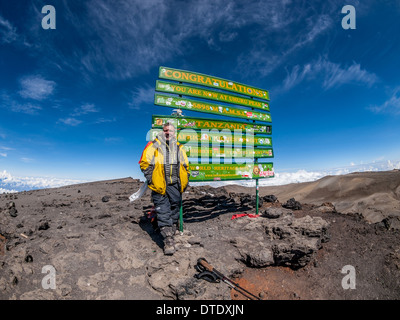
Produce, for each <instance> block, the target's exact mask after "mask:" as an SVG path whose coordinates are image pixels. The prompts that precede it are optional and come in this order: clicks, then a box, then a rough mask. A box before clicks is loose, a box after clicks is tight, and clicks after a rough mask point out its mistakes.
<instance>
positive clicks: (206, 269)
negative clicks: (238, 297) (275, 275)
mask: <svg viewBox="0 0 400 320" xmlns="http://www.w3.org/2000/svg"><path fill="white" fill-rule="evenodd" d="M196 270H197V271H199V272H200V274H198V275H196V278H198V279H204V280H207V281H209V282H219V280H222V282H224V283H226V284H227V285H228V286H229V287H231V288H232V289H234V290H235V291H237V292H239V293H240V294H242V295H244V296H245V297H246V298H248V299H251V300H261V299H260V298H259V297H257V296H255V295H254V294H252V293H251V292H249V291H247V290H246V289H244V288H242V287H241V286H239V285H238V284H237V283H235V282H233V281H232V280H231V279H229V278H227V277H226V276H224V275H223V274H222V273H221V272H219V271H218V270H217V269H215V268H214V267H213V266H212V265H210V264H209V263H208V262H207V260H206V259H204V258H199V259H198V260H197V265H196Z"/></svg>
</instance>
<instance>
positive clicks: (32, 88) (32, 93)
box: [19, 75, 56, 101]
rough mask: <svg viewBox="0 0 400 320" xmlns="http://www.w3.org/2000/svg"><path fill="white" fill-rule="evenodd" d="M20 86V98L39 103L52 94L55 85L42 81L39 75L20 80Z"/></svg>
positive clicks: (52, 82) (51, 82)
mask: <svg viewBox="0 0 400 320" xmlns="http://www.w3.org/2000/svg"><path fill="white" fill-rule="evenodd" d="M20 85H21V90H20V91H19V94H20V96H21V97H23V98H28V99H33V100H39V101H41V100H44V99H46V98H47V97H49V96H50V95H51V94H52V93H53V91H54V88H55V86H56V83H55V82H54V81H50V80H46V79H43V78H42V77H41V76H39V75H30V76H26V77H24V78H22V79H21V80H20Z"/></svg>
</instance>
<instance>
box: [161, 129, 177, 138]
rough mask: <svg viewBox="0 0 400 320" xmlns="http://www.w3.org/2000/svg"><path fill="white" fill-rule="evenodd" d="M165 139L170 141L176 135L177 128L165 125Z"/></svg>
mask: <svg viewBox="0 0 400 320" xmlns="http://www.w3.org/2000/svg"><path fill="white" fill-rule="evenodd" d="M163 131H164V136H165V140H167V141H169V140H170V139H172V138H173V136H174V135H175V128H174V127H173V126H165V127H164V128H163Z"/></svg>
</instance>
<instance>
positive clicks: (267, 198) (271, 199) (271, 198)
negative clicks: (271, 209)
mask: <svg viewBox="0 0 400 320" xmlns="http://www.w3.org/2000/svg"><path fill="white" fill-rule="evenodd" d="M262 199H263V200H264V201H265V202H277V201H278V198H277V197H275V196H274V195H273V194H271V195H267V196H264V197H263V198H262Z"/></svg>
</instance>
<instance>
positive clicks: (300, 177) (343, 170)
mask: <svg viewBox="0 0 400 320" xmlns="http://www.w3.org/2000/svg"><path fill="white" fill-rule="evenodd" d="M393 169H400V160H396V161H391V160H387V161H379V162H373V163H368V164H359V165H356V164H352V165H351V166H349V167H339V168H334V169H327V170H321V171H306V170H298V171H296V172H275V177H274V178H271V179H260V180H259V185H260V186H279V185H286V184H290V183H301V182H310V181H315V180H318V179H321V178H323V177H325V176H328V175H342V174H348V173H352V172H365V171H388V170H393ZM228 184H238V185H243V186H247V187H252V186H255V180H252V181H246V180H240V181H220V182H196V183H193V182H191V185H192V186H196V185H210V186H212V187H221V186H224V185H228Z"/></svg>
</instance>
